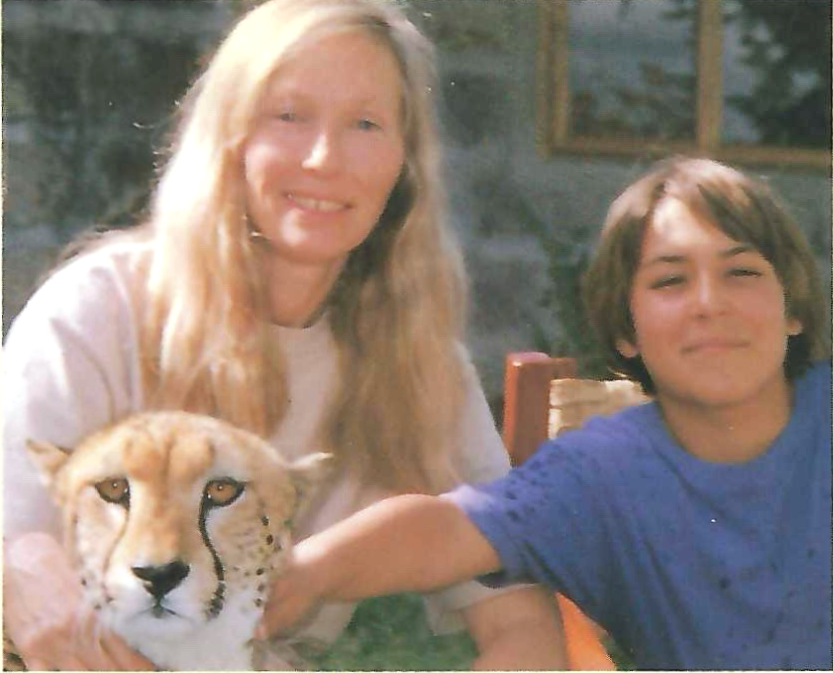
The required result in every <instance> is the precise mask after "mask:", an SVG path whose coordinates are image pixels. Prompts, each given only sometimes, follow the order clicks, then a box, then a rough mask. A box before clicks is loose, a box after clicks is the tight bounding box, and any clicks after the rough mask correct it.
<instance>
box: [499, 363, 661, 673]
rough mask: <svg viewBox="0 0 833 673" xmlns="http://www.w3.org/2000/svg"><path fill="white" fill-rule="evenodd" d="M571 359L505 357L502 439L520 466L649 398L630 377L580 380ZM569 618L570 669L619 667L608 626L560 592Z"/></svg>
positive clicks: (566, 632) (566, 629)
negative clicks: (585, 425)
mask: <svg viewBox="0 0 833 673" xmlns="http://www.w3.org/2000/svg"><path fill="white" fill-rule="evenodd" d="M576 371H577V369H576V362H575V360H573V359H572V358H554V357H551V356H549V355H547V354H545V353H538V352H515V353H509V354H507V356H506V361H505V366H504V385H503V443H504V445H505V446H506V449H507V451H508V452H509V457H510V460H511V461H512V464H513V465H520V464H521V463H522V462H523V461H524V460H526V459H527V458H528V457H529V456H530V455H531V454H532V453H533V452H534V451H535V449H536V448H537V447H538V445H539V444H541V442H543V441H544V440H546V439H547V438H549V437H554V436H555V435H557V434H558V433H559V432H562V431H564V430H567V429H569V428H574V427H578V426H579V425H581V423H582V422H583V421H584V420H585V419H586V418H587V417H588V416H592V415H597V414H607V413H612V412H614V411H616V410H618V409H621V408H622V407H625V406H628V405H631V404H638V403H641V402H645V401H647V400H648V398H647V397H646V396H645V395H644V394H643V393H642V390H641V388H640V387H639V385H637V384H635V383H632V382H630V381H597V380H593V379H578V378H576ZM556 598H557V600H558V605H559V607H560V609H561V615H562V619H563V621H564V635H565V641H566V647H567V660H568V665H569V668H570V669H571V670H596V671H604V670H615V669H616V666H615V665H614V663H613V660H612V659H611V658H610V655H609V654H608V653H607V650H606V649H605V647H604V645H603V644H602V642H601V640H600V638H601V637H602V636H603V635H604V630H603V629H602V628H601V627H599V626H598V625H597V624H595V623H594V622H592V621H591V620H590V619H589V618H588V617H586V616H585V615H584V614H583V613H582V612H581V610H579V608H578V607H577V606H576V605H575V603H573V602H572V601H570V600H569V599H568V598H567V597H566V596H563V595H561V594H556Z"/></svg>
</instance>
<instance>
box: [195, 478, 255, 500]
mask: <svg viewBox="0 0 833 673" xmlns="http://www.w3.org/2000/svg"><path fill="white" fill-rule="evenodd" d="M245 490H246V485H245V484H243V483H242V482H239V481H237V480H236V479H232V478H231V477H224V478H222V479H214V480H212V481H209V482H208V483H207V484H206V485H205V490H204V491H203V499H204V500H205V501H206V503H207V504H209V505H211V506H212V507H226V506H228V505H230V504H231V503H233V502H234V501H235V500H237V498H239V497H240V496H241V495H242V494H243V491H245Z"/></svg>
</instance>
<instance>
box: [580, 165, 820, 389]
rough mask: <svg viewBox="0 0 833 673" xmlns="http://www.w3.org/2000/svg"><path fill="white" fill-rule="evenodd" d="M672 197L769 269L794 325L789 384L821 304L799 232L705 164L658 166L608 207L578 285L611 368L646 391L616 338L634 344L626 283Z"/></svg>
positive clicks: (769, 197) (767, 194)
mask: <svg viewBox="0 0 833 673" xmlns="http://www.w3.org/2000/svg"><path fill="white" fill-rule="evenodd" d="M667 197H673V198H675V199H679V200H680V201H682V202H683V203H685V204H686V206H688V207H689V208H690V209H691V211H692V212H693V213H694V214H695V215H697V216H698V217H701V218H702V219H704V220H706V221H708V222H712V223H714V225H715V226H717V227H719V228H720V229H721V230H722V231H723V232H724V233H725V234H726V235H727V236H729V237H730V238H732V239H734V240H736V241H742V242H744V243H749V244H751V245H752V246H754V247H755V249H756V250H757V251H758V252H760V253H761V254H762V255H763V256H764V258H765V259H766V260H767V261H768V262H769V263H770V264H772V266H773V268H774V269H775V272H776V274H777V276H778V279H779V280H780V282H781V285H782V286H783V288H784V295H785V301H786V307H787V313H788V315H789V316H790V317H791V318H794V319H796V320H798V321H799V322H800V323H801V325H802V328H803V329H802V331H801V333H800V334H797V335H795V336H790V337H789V339H788V341H787V354H786V357H785V359H784V371H785V373H786V376H787V377H788V378H790V379H792V378H794V377H796V376H797V375H799V374H800V373H801V372H802V371H804V370H805V369H806V367H807V366H808V364H809V362H810V360H811V359H813V358H816V357H820V356H821V355H822V353H823V344H824V329H823V316H824V315H825V307H824V298H823V295H822V291H821V283H820V279H819V275H818V270H817V268H816V265H815V260H814V258H813V255H812V253H811V252H810V248H809V246H808V244H807V240H806V239H805V237H804V234H803V233H802V231H801V230H800V229H799V228H798V226H797V225H796V224H795V222H793V220H792V219H791V218H790V216H789V215H788V214H787V212H786V211H785V209H784V208H783V206H782V205H781V204H780V203H779V202H778V200H777V199H776V197H775V196H774V195H773V193H772V192H771V191H770V189H769V187H768V186H767V185H765V184H764V183H763V182H760V181H758V180H754V179H752V178H750V177H749V176H747V175H744V174H743V173H741V172H740V171H738V170H735V169H733V168H730V167H728V166H725V165H723V164H720V163H718V162H716V161H712V160H709V159H692V158H674V159H670V160H665V161H661V162H659V163H658V164H656V165H655V166H654V168H653V169H652V170H651V171H650V172H648V173H647V174H646V175H645V176H643V177H642V178H640V179H639V180H637V181H636V182H634V183H633V184H632V185H631V186H630V187H628V188H627V189H626V190H625V191H624V192H623V193H622V194H621V195H620V196H619V197H618V198H617V199H616V200H615V201H614V202H613V204H612V205H611V206H610V209H609V210H608V213H607V218H606V220H605V223H604V226H603V227H602V233H601V239H600V243H599V246H598V248H597V251H596V254H595V257H594V259H593V261H592V262H591V264H590V267H589V269H588V270H587V273H586V274H585V276H584V279H583V288H582V289H583V295H584V305H585V311H586V314H587V317H588V320H589V321H590V323H591V325H592V326H593V328H594V329H595V331H596V334H597V335H598V337H599V341H600V345H601V347H602V349H603V351H604V355H605V357H606V359H607V361H608V364H609V365H610V367H611V369H612V370H613V371H614V372H616V373H618V374H620V375H623V376H625V377H627V378H630V379H633V380H635V381H638V382H639V383H640V384H641V385H642V387H643V389H644V390H645V392H646V393H649V394H652V393H654V392H655V386H654V382H653V380H652V379H651V376H650V374H649V373H648V371H647V369H646V368H645V365H644V363H643V362H642V358H641V357H639V356H637V357H634V358H626V357H624V356H623V355H622V354H621V353H620V352H619V351H618V349H617V348H616V342H617V340H620V339H625V340H628V341H633V340H634V339H635V334H634V326H633V320H632V318H631V312H630V295H631V286H632V283H633V278H634V275H635V273H636V270H637V267H638V266H639V260H640V257H641V250H642V239H643V236H644V232H645V228H646V227H647V226H648V225H649V224H650V223H651V220H652V218H653V214H654V212H655V210H656V208H657V205H658V204H659V203H660V202H661V201H662V200H663V199H665V198H667Z"/></svg>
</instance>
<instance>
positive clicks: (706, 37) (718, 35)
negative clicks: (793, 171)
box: [535, 0, 831, 171]
mask: <svg viewBox="0 0 833 673" xmlns="http://www.w3.org/2000/svg"><path fill="white" fill-rule="evenodd" d="M569 3H570V0H538V3H537V4H538V49H537V54H536V75H535V81H536V129H535V145H536V147H537V148H538V151H539V153H540V154H541V155H543V156H544V157H546V158H551V157H552V156H554V155H557V154H578V155H611V156H639V157H641V156H651V157H656V156H667V155H670V154H686V155H694V156H708V157H711V158H714V159H717V160H718V161H723V162H726V163H737V164H779V165H786V166H795V167H805V168H811V169H824V170H827V171H829V170H830V169H831V152H830V151H828V150H820V149H812V148H798V147H775V146H768V145H741V144H734V143H723V142H721V140H720V131H721V128H720V124H721V119H722V110H723V95H722V94H723V73H722V54H723V48H722V47H723V3H722V0H708V1H705V2H704V1H702V0H701V1H699V2H697V18H696V25H695V32H696V36H695V38H696V48H695V72H696V80H697V85H696V92H695V99H696V105H697V110H696V119H695V138H694V142H691V141H669V140H664V139H661V138H656V139H653V138H644V137H636V136H631V137H627V136H622V137H616V138H613V137H601V136H593V135H576V134H571V133H570V102H571V92H570V85H569V71H568V67H569V51H570V47H569V22H568V14H569Z"/></svg>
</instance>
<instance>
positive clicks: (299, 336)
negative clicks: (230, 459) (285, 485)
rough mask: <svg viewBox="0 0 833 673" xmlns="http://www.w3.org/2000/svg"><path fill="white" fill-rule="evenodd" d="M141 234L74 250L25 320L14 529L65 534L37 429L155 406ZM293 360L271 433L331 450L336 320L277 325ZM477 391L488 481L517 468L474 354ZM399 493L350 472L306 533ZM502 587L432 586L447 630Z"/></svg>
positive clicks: (79, 427) (74, 431) (333, 622)
mask: <svg viewBox="0 0 833 673" xmlns="http://www.w3.org/2000/svg"><path fill="white" fill-rule="evenodd" d="M139 245H143V244H119V245H117V246H110V247H107V248H104V249H101V250H98V251H95V252H93V253H90V254H87V255H84V256H82V257H80V258H79V259H76V260H73V261H71V262H70V263H68V264H67V265H66V266H65V267H63V268H62V269H60V270H58V271H57V272H56V273H54V274H53V275H52V276H51V277H50V278H49V279H48V280H47V281H46V282H45V283H44V284H43V285H42V286H41V287H40V288H39V289H38V291H37V292H35V294H34V295H33V297H32V298H31V299H30V300H29V302H28V303H27V305H26V306H25V307H24V309H23V310H22V311H21V313H20V314H19V315H18V317H17V318H16V320H15V321H14V323H13V325H12V327H11V329H10V331H9V334H8V338H7V339H6V344H5V347H4V351H5V352H4V358H3V381H4V391H3V392H4V395H3V416H4V427H3V464H4V482H3V486H4V488H3V491H4V510H3V511H4V519H3V525H4V536H5V537H7V538H9V537H13V536H15V535H18V534H21V533H24V532H29V531H34V530H44V531H47V532H50V533H52V534H53V535H56V536H58V537H59V536H60V527H61V526H60V521H59V517H58V511H57V509H56V507H55V505H53V503H52V500H51V497H50V495H49V493H48V492H47V490H46V489H45V487H44V486H42V485H41V483H40V480H39V476H38V474H37V472H36V470H35V467H34V465H33V464H32V463H31V462H30V460H29V457H28V454H27V453H26V450H25V442H26V440H27V439H28V438H32V439H37V440H40V441H48V442H52V443H54V444H57V445H59V446H62V447H66V448H71V447H73V446H74V445H76V444H77V443H78V442H79V441H80V440H81V439H82V438H83V437H85V436H86V435H87V434H89V433H90V432H92V431H94V430H96V429H98V428H100V427H102V426H104V425H106V424H108V423H111V422H113V421H114V420H116V419H119V418H122V417H124V416H125V415H127V414H129V413H133V412H137V411H141V410H142V409H143V408H144V401H143V392H142V387H141V377H140V373H139V362H138V333H137V321H136V316H137V315H138V314H139V306H138V305H137V302H138V301H140V299H139V297H141V295H142V293H141V292H139V291H137V288H136V287H135V285H136V283H137V282H138V280H137V279H138V276H137V274H136V272H135V264H136V261H137V258H138V257H139V255H138V254H137V253H138V251H139ZM273 335H274V339H275V344H276V347H279V348H281V349H282V351H283V353H284V357H285V361H286V363H287V383H288V386H289V397H290V400H291V401H290V404H289V408H288V410H287V414H286V416H285V418H284V419H283V421H282V422H281V424H280V426H279V427H278V429H277V431H276V432H275V433H274V435H273V436H272V437H270V440H269V441H270V443H272V444H273V445H274V446H275V447H276V449H277V450H279V451H280V452H281V454H282V455H283V456H285V457H286V458H288V459H293V458H296V457H299V456H301V455H304V454H306V453H311V452H314V451H319V450H321V447H318V446H315V445H314V443H315V435H316V431H317V430H318V427H319V425H320V423H321V420H322V415H323V413H324V411H325V409H326V404H327V401H328V400H327V392H328V391H331V390H334V389H335V386H336V379H337V376H338V372H337V366H336V350H335V345H334V343H333V339H332V335H331V332H330V329H329V325H328V323H327V321H326V319H322V320H319V321H318V322H317V323H316V324H315V325H313V326H312V327H309V328H306V329H290V328H284V327H277V326H276V327H274V328H273ZM467 372H468V391H467V397H466V402H465V408H464V409H463V412H462V414H461V417H460V433H461V434H460V441H459V446H460V447H462V448H461V453H462V455H460V456H457V457H456V458H457V459H456V460H455V461H454V463H455V465H456V466H458V467H459V469H460V477H461V478H462V479H463V480H464V481H466V482H479V481H485V480H490V479H492V478H494V477H497V476H499V475H501V474H503V473H504V472H506V471H507V470H508V468H509V461H508V457H507V454H506V451H505V450H504V448H503V445H502V444H501V441H500V437H499V436H498V434H497V431H496V430H495V427H494V423H493V421H492V417H491V414H490V412H489V409H488V406H487V404H486V400H485V398H484V396H483V392H482V389H481V387H480V384H479V381H478V379H477V375H476V373H475V371H474V368H473V367H472V366H471V364H470V363H468V365H467ZM386 495H389V494H388V493H385V492H384V491H382V490H381V489H379V488H377V487H372V486H368V485H367V484H364V483H360V482H359V481H358V480H357V479H355V478H353V477H350V476H348V475H347V474H346V473H345V474H343V475H341V476H340V477H339V478H337V479H336V480H335V482H334V483H333V484H331V485H328V488H327V490H326V493H321V494H319V495H318V496H317V497H315V499H314V502H313V504H312V506H311V507H310V508H309V509H308V510H307V512H306V514H305V516H304V517H303V519H302V520H301V521H300V522H298V524H297V526H296V537H297V538H298V539H302V538H304V537H306V536H307V535H310V534H312V533H314V532H317V531H320V530H323V529H324V528H326V527H328V526H330V525H332V524H333V523H335V522H337V521H340V520H341V519H343V518H345V517H347V516H348V515H350V514H351V513H353V512H355V511H357V510H359V509H361V508H363V507H366V506H367V505H369V504H371V503H373V502H375V501H377V500H379V499H381V498H383V497H385V496H386ZM493 595H495V592H494V591H493V590H489V589H486V588H485V587H483V586H481V585H480V584H478V583H476V582H466V583H462V584H459V585H456V586H454V587H451V588H449V589H446V590H443V591H441V592H436V593H434V594H431V595H430V596H429V597H428V600H427V602H426V607H427V610H428V616H429V622H430V623H431V625H432V628H434V630H435V631H436V632H445V631H448V630H453V629H456V628H459V627H460V625H461V622H460V619H459V614H458V611H459V610H460V609H461V608H464V607H466V606H468V605H471V604H472V603H475V602H477V601H479V600H482V599H484V598H487V597H491V596H493ZM354 608H355V605H354V604H328V605H326V606H325V607H324V608H323V609H322V610H321V612H320V613H319V615H318V617H317V618H316V619H315V620H314V621H313V622H312V623H311V624H310V626H309V627H308V628H307V629H305V631H304V633H303V634H301V637H303V638H313V639H317V640H322V641H324V642H331V641H333V640H335V638H336V637H337V636H338V634H339V633H340V632H341V631H342V629H343V628H344V627H345V626H346V625H347V623H348V622H349V620H350V617H351V616H352V614H353V610H354Z"/></svg>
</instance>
